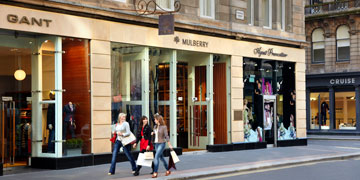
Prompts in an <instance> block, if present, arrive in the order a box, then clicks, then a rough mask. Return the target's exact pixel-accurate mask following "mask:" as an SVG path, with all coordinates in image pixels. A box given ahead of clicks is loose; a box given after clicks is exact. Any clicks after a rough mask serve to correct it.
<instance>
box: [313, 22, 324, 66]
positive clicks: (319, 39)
mask: <svg viewBox="0 0 360 180" xmlns="http://www.w3.org/2000/svg"><path fill="white" fill-rule="evenodd" d="M311 36H312V37H311V38H312V41H311V42H312V45H311V47H312V61H313V63H323V62H325V42H324V41H325V38H324V30H322V29H321V28H318V29H315V30H314V31H313V33H312V35H311Z"/></svg>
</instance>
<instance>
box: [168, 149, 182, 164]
mask: <svg viewBox="0 0 360 180" xmlns="http://www.w3.org/2000/svg"><path fill="white" fill-rule="evenodd" d="M170 155H171V157H172V159H173V161H174V163H177V162H179V161H180V159H179V157H178V156H177V155H176V153H175V151H170Z"/></svg>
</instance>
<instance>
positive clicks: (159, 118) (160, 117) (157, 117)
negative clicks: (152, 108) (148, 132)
mask: <svg viewBox="0 0 360 180" xmlns="http://www.w3.org/2000/svg"><path fill="white" fill-rule="evenodd" d="M154 118H155V119H157V120H158V121H159V124H160V126H166V124H165V121H164V118H163V117H162V115H160V114H155V116H154Z"/></svg>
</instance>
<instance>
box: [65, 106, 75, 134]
mask: <svg viewBox="0 0 360 180" xmlns="http://www.w3.org/2000/svg"><path fill="white" fill-rule="evenodd" d="M63 111H64V128H63V139H64V140H65V139H66V136H67V132H69V131H68V130H70V133H71V138H75V119H74V113H75V106H74V105H73V103H72V102H69V103H68V104H66V105H65V106H64V109H63Z"/></svg>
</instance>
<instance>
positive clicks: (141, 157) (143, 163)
mask: <svg viewBox="0 0 360 180" xmlns="http://www.w3.org/2000/svg"><path fill="white" fill-rule="evenodd" d="M136 164H137V165H140V166H147V167H151V164H152V160H149V159H145V154H144V153H139V156H138V159H137V161H136Z"/></svg>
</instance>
